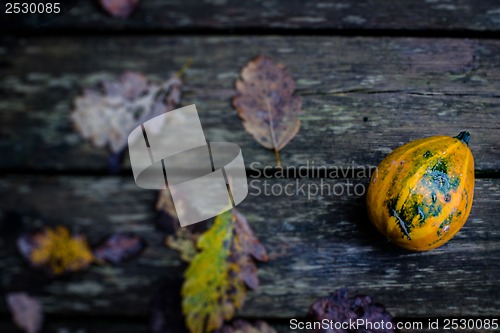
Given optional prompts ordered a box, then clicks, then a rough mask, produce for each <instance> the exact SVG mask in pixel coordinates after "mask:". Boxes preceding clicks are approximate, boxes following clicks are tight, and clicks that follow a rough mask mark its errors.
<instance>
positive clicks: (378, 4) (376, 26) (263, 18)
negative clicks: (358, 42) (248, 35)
mask: <svg viewBox="0 0 500 333" xmlns="http://www.w3.org/2000/svg"><path fill="white" fill-rule="evenodd" d="M72 2H77V1H72ZM72 2H70V3H72ZM3 12H4V8H2V13H3ZM499 13H500V9H499V6H498V3H497V2H496V1H494V0H483V1H480V2H479V1H473V0H453V1H446V0H436V1H418V0H405V1H397V2H395V1H384V0H363V1H340V2H335V3H331V2H328V1H324V0H314V1H307V2H303V1H300V0H291V1H290V0H288V1H285V0H281V1H262V2H261V1H259V2H241V1H236V0H220V1H213V0H204V1H196V0H189V1H186V0H183V1H181V0H167V1H165V0H149V1H142V2H141V4H140V7H139V9H138V10H137V12H136V13H134V14H133V15H132V17H130V18H129V19H128V20H122V19H113V18H110V17H108V16H107V15H106V14H105V13H104V12H103V11H102V10H101V9H100V8H99V7H98V5H97V4H96V3H94V2H89V1H78V2H77V5H76V6H75V7H74V8H73V9H72V10H71V11H69V12H68V13H65V14H64V15H62V16H60V17H57V18H55V17H54V16H52V17H50V16H49V17H48V18H49V20H47V17H44V18H43V19H42V18H41V17H38V16H37V15H26V14H24V15H12V14H11V15H3V17H2V28H3V29H6V30H8V31H12V32H18V31H19V29H25V30H31V31H54V30H55V31H64V30H67V29H75V30H83V31H85V30H91V31H95V30H110V31H123V30H126V29H135V30H140V31H153V30H166V31H182V30H186V29H200V31H201V30H202V29H214V30H229V29H231V30H232V31H234V30H236V31H238V29H255V30H257V31H259V30H262V29H269V28H275V29H276V28H277V29H293V30H298V29H310V30H314V29H333V30H343V29H360V30H381V29H382V30H445V31H452V32H454V31H457V30H459V31H461V30H473V31H485V30H486V31H498V30H500V14H499ZM58 29H59V30H58Z"/></svg>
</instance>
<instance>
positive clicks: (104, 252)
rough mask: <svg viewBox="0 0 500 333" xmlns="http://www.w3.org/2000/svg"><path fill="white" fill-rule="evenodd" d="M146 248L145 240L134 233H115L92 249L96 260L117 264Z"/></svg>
mask: <svg viewBox="0 0 500 333" xmlns="http://www.w3.org/2000/svg"><path fill="white" fill-rule="evenodd" d="M145 248H146V242H145V241H144V240H143V239H142V238H140V237H138V236H135V235H131V234H127V233H120V232H119V233H115V234H113V235H111V236H109V237H108V238H107V239H106V240H105V241H104V242H103V243H102V244H101V245H99V246H98V247H97V248H95V249H94V257H95V259H96V260H97V261H107V262H109V263H112V264H119V263H121V262H123V261H126V260H129V259H132V258H133V257H136V256H138V255H139V254H140V253H141V252H142V251H143V250H144V249H145Z"/></svg>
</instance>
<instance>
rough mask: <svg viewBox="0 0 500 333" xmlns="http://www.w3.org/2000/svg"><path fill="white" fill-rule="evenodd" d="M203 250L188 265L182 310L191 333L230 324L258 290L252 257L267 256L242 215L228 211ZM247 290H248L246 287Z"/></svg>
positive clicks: (204, 242)
mask: <svg viewBox="0 0 500 333" xmlns="http://www.w3.org/2000/svg"><path fill="white" fill-rule="evenodd" d="M198 248H199V249H200V250H201V252H200V253H198V254H197V255H196V256H195V257H194V258H193V260H192V261H191V264H190V265H189V268H188V269H187V271H186V273H185V282H184V285H183V287H182V297H183V300H182V309H183V313H184V315H185V317H186V325H187V327H188V329H189V330H190V332H191V333H204V332H212V331H214V330H217V329H220V328H221V327H222V324H223V322H224V321H227V320H230V319H231V318H232V317H233V316H234V313H235V310H236V309H239V308H240V307H241V306H242V305H243V302H244V300H245V297H246V287H249V288H256V287H257V286H258V278H257V269H256V266H255V263H254V262H253V260H252V257H254V258H256V257H258V258H259V259H263V260H265V259H267V254H266V251H265V249H264V248H263V247H262V245H261V244H260V243H259V242H258V240H257V238H256V237H255V235H253V232H252V231H251V229H250V227H249V226H248V223H247V222H246V219H245V218H244V217H243V215H242V214H241V213H238V212H235V210H234V209H233V210H232V211H231V210H229V211H226V212H224V213H222V214H220V215H219V216H217V217H216V218H215V221H214V223H213V225H212V226H211V227H210V229H208V230H207V231H206V232H205V233H204V234H203V235H202V236H201V237H200V238H199V239H198ZM245 286H246V287H245Z"/></svg>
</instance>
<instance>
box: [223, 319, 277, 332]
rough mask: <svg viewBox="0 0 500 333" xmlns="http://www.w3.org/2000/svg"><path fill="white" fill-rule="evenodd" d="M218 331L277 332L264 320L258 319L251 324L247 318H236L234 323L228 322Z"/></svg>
mask: <svg viewBox="0 0 500 333" xmlns="http://www.w3.org/2000/svg"><path fill="white" fill-rule="evenodd" d="M216 333H276V331H275V330H274V329H273V328H272V327H271V326H269V324H267V323H266V322H264V321H260V320H259V321H257V322H255V324H251V323H249V322H248V321H245V320H241V319H238V320H235V321H234V322H233V323H232V324H227V325H224V326H223V327H222V329H220V330H218V331H217V332H216Z"/></svg>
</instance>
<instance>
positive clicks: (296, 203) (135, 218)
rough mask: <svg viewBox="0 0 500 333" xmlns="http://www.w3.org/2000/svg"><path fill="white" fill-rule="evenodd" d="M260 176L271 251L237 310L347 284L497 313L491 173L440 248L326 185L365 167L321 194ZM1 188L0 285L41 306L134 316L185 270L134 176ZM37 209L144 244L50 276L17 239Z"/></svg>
mask: <svg viewBox="0 0 500 333" xmlns="http://www.w3.org/2000/svg"><path fill="white" fill-rule="evenodd" d="M265 180H266V179H260V180H258V181H259V182H260V183H259V184H257V183H255V179H253V181H254V183H252V188H251V191H250V194H249V197H248V198H247V199H246V200H245V201H244V202H243V203H242V205H241V208H240V210H241V211H242V212H243V213H244V214H245V215H246V216H247V218H248V219H249V221H250V223H251V225H252V227H253V228H254V229H255V232H256V234H257V235H258V236H259V237H260V239H261V240H262V242H263V243H264V244H265V246H266V247H267V249H268V251H269V252H270V257H271V261H270V262H269V263H265V264H260V265H259V266H260V268H259V276H260V280H261V287H260V288H259V290H258V291H255V292H250V293H249V294H248V301H247V303H246V305H245V307H244V308H243V310H242V311H240V315H242V316H245V317H258V318H264V319H265V318H284V319H289V318H291V317H302V316H304V315H305V313H306V312H307V309H308V307H309V305H310V304H311V303H312V301H313V300H314V299H315V298H317V297H319V296H322V295H326V294H328V293H329V292H330V291H333V290H334V289H337V288H339V287H343V286H346V287H348V288H349V289H350V291H351V293H353V294H357V293H363V294H369V295H372V296H373V297H374V298H375V300H376V301H377V302H380V303H383V304H385V305H386V306H387V307H388V308H389V309H390V311H391V312H392V313H394V314H395V315H396V316H398V317H405V318H408V317H419V316H420V317H431V316H432V317H438V316H441V317H450V316H493V315H497V314H498V308H499V306H500V303H499V299H498V297H497V296H498V293H499V292H500V282H499V280H498V276H499V274H500V264H499V263H500V246H499V244H500V232H499V230H500V229H499V228H498V223H499V222H498V218H497V208H498V206H499V203H500V191H499V190H500V180H499V179H478V180H477V181H476V194H475V201H474V206H473V209H472V213H471V217H470V219H469V221H468V222H467V224H466V225H465V226H464V228H463V229H462V231H461V232H460V233H459V234H458V235H457V236H456V237H455V238H454V239H453V240H452V241H450V242H449V243H448V244H446V245H445V246H443V247H442V248H439V249H436V250H433V251H430V252H425V253H409V252H406V251H403V250H400V249H397V248H395V247H394V246H393V245H391V244H389V243H387V242H386V241H385V240H384V239H383V237H381V236H379V235H378V233H377V232H375V230H374V229H373V228H372V227H371V226H370V224H369V222H368V221H367V217H366V214H365V207H364V198H363V197H358V196H356V195H351V196H349V195H347V192H344V194H343V195H341V196H337V195H334V194H332V195H327V193H326V191H327V190H326V186H330V188H331V189H333V186H337V187H336V188H335V189H336V191H337V192H336V193H337V194H340V189H341V188H343V189H344V191H347V187H348V186H349V185H348V184H347V181H350V182H351V183H352V184H358V183H359V184H366V182H367V180H366V179H364V180H357V181H354V180H352V179H342V180H323V186H325V187H324V188H325V189H324V193H323V194H324V195H323V196H319V195H317V196H312V197H311V198H310V199H308V198H307V196H306V195H303V194H302V193H301V192H300V191H299V192H297V194H296V195H293V196H286V195H283V194H282V195H280V196H267V195H265V192H264V190H265V188H266V186H267V189H268V191H271V190H272V189H274V191H275V192H276V191H278V186H281V187H282V186H284V185H286V184H290V183H291V184H292V185H291V186H290V187H289V189H288V191H289V192H290V191H291V192H294V191H295V190H296V189H297V188H299V186H300V185H302V184H304V190H305V191H307V188H308V186H309V185H310V188H311V189H313V186H320V185H322V183H321V180H319V179H316V180H311V179H309V180H306V179H299V180H290V179H267V180H266V181H268V185H265V183H263V181H265ZM296 181H298V182H299V183H298V185H297V183H295V182H296ZM324 184H326V185H324ZM271 186H274V187H271ZM359 186H361V185H359ZM351 187H352V186H351ZM256 188H258V189H260V190H261V191H262V193H260V194H258V193H257V190H256ZM318 188H319V187H318ZM360 189H361V187H359V188H358V190H360ZM268 193H269V192H268ZM306 193H307V192H306ZM0 197H2V200H1V202H0V211H1V213H2V217H3V218H2V223H1V224H0V226H1V232H0V235H1V238H0V240H1V242H2V243H1V244H0V258H1V259H0V266H1V268H0V269H1V271H2V279H1V281H0V282H1V284H2V289H4V290H5V291H9V290H26V291H28V292H30V293H32V294H35V295H38V296H39V297H40V298H41V299H42V300H43V303H44V305H45V308H46V310H47V312H48V313H58V314H66V315H67V314H80V315H85V314H92V315H99V316H105V315H127V316H132V317H133V316H145V315H147V313H148V309H149V303H150V300H151V297H152V296H153V295H156V294H158V292H159V290H160V288H161V287H162V286H164V285H166V286H167V287H166V288H164V289H163V290H164V291H163V292H165V293H171V295H170V297H174V296H175V295H176V294H177V293H178V288H177V287H175V286H179V283H180V282H181V281H182V271H183V268H184V266H183V264H182V263H181V262H180V261H179V259H178V257H177V255H176V254H175V253H174V252H172V251H171V250H169V249H167V248H165V247H164V246H163V244H162V243H163V242H162V240H163V235H162V234H161V232H159V231H158V230H155V227H154V220H155V212H154V209H153V207H154V200H155V192H153V191H145V190H141V189H139V188H137V187H136V186H135V184H134V183H133V180H132V179H131V178H130V179H129V178H119V177H115V178H109V177H108V178H95V177H83V178H78V177H10V178H2V179H1V180H0ZM15 212H17V213H18V214H19V216H20V218H16V217H15V216H16V214H14V213H15ZM41 221H45V223H52V224H54V223H62V224H65V225H67V226H69V227H70V228H71V229H73V230H76V231H80V232H83V233H85V234H87V235H88V237H89V240H90V242H91V243H95V242H97V241H98V240H99V239H101V238H102V237H104V236H105V235H106V234H108V233H111V232H114V231H130V232H134V233H136V234H139V235H140V236H142V237H143V238H144V239H146V241H147V242H148V245H149V246H148V248H147V249H146V251H145V252H144V253H143V255H142V256H141V257H139V258H138V259H136V260H134V261H131V262H129V263H125V264H122V265H120V266H116V267H112V266H93V267H92V268H91V269H90V270H88V271H87V272H85V273H82V274H75V275H74V276H71V277H68V278H65V279H56V280H51V279H48V278H45V277H43V275H41V274H34V272H33V270H32V269H30V268H28V267H27V265H26V264H25V263H24V262H23V260H22V259H21V257H20V255H19V254H18V253H17V250H16V249H15V244H14V241H15V236H16V234H17V233H18V232H20V231H21V230H23V228H26V227H34V226H39V225H41V223H42V222H41ZM0 306H3V305H0ZM0 311H6V310H5V308H3V307H2V308H1V309H0Z"/></svg>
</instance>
